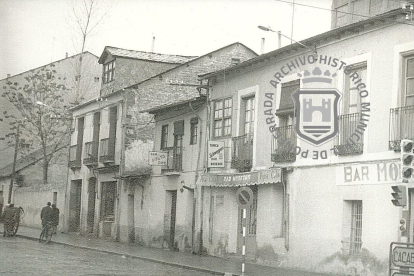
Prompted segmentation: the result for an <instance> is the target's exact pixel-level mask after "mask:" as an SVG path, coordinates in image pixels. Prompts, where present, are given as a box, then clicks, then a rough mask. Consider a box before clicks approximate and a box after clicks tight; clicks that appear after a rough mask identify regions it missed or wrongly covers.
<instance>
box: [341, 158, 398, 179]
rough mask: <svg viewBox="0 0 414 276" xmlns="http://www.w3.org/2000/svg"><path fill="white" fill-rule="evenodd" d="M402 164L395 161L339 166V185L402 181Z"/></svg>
mask: <svg viewBox="0 0 414 276" xmlns="http://www.w3.org/2000/svg"><path fill="white" fill-rule="evenodd" d="M400 171H401V164H400V163H399V162H394V161H380V162H378V163H365V164H349V165H345V166H338V167H337V174H336V175H337V179H336V180H337V181H336V183H337V185H372V184H375V185H379V184H390V183H396V182H400V183H401V181H402V179H401V174H400Z"/></svg>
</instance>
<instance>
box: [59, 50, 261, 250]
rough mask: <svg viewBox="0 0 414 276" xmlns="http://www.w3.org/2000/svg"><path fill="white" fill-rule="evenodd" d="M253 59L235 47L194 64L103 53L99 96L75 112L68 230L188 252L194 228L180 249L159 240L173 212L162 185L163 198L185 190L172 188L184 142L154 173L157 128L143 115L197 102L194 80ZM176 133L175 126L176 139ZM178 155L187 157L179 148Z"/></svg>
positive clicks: (164, 57)
mask: <svg viewBox="0 0 414 276" xmlns="http://www.w3.org/2000/svg"><path fill="white" fill-rule="evenodd" d="M256 56H257V55H256V54H255V53H254V52H253V51H251V50H250V49H249V48H247V47H245V46H244V45H242V44H239V43H234V44H231V45H229V46H226V47H223V48H221V49H219V50H216V51H213V52H211V53H208V54H206V55H203V56H201V57H197V58H194V57H184V56H174V55H161V54H155V53H145V52H138V51H131V50H124V49H118V48H113V47H106V48H105V50H104V53H103V54H102V55H101V57H100V63H102V64H103V66H104V67H103V68H104V69H103V78H102V79H103V82H102V88H101V97H100V98H99V99H97V100H94V101H90V102H88V103H86V104H83V105H79V106H77V107H75V108H73V109H72V111H73V114H74V118H75V120H74V121H75V122H76V124H75V125H74V128H73V130H74V131H73V133H72V143H71V154H70V156H71V160H70V169H71V170H70V172H69V175H70V177H69V178H70V179H69V185H68V198H69V199H68V201H67V210H68V230H69V231H80V232H82V233H87V232H93V233H95V234H97V235H99V236H101V237H105V236H108V237H112V238H115V239H118V240H120V241H129V242H137V243H140V244H144V245H148V246H156V247H169V248H171V249H177V248H179V249H180V250H184V249H185V248H186V247H187V248H188V244H190V245H191V243H192V242H191V241H190V236H191V235H192V230H191V226H190V230H189V229H188V228H186V229H185V232H186V234H185V237H184V236H183V237H182V238H181V241H180V242H177V243H176V242H174V239H172V238H171V239H170V237H171V235H170V234H168V237H167V236H166V235H165V234H164V233H167V230H165V229H164V228H165V227H166V226H165V225H167V224H168V223H167V224H166V221H167V219H169V220H170V221H171V219H170V218H169V216H166V214H167V213H165V210H166V209H168V208H171V204H172V202H173V199H172V198H173V197H174V195H171V196H170V197H169V198H170V202H169V203H167V202H164V201H165V198H166V196H165V194H159V193H158V191H159V189H161V187H163V184H162V183H163V182H164V183H166V182H168V181H170V182H171V184H170V185H169V188H168V187H167V188H168V189H167V188H165V189H167V190H168V191H172V190H173V189H175V190H177V189H178V190H179V188H177V187H181V186H182V185H181V186H180V183H181V180H182V179H180V180H179V181H178V183H176V180H177V179H179V177H177V172H179V171H181V170H182V168H183V167H182V166H181V165H180V164H179V162H178V161H177V160H178V159H177V158H178V156H179V154H178V153H177V150H176V149H177V148H178V145H179V143H182V141H181V142H178V141H177V142H174V141H168V142H167V141H166V142H165V143H166V144H165V145H164V146H163V148H162V149H163V150H165V151H167V152H168V155H169V156H170V158H169V159H170V161H169V162H168V164H167V165H166V167H165V168H163V170H162V173H161V171H158V170H156V169H155V170H154V171H152V170H151V166H149V152H150V151H153V150H154V143H153V139H154V122H155V121H154V118H153V116H152V115H151V114H148V113H140V112H141V111H142V110H143V109H151V110H152V108H155V107H157V106H164V105H169V104H175V103H176V102H177V101H178V102H181V101H184V102H185V101H187V100H189V99H193V98H194V97H197V96H199V93H198V92H197V89H196V88H197V86H199V85H200V82H199V81H198V80H197V78H198V77H197V76H198V75H199V74H203V73H207V72H210V71H212V70H219V69H222V68H226V67H229V66H231V65H232V64H237V63H239V62H242V61H245V60H248V59H251V58H253V57H256ZM135 61H136V62H135ZM163 66H164V67H163ZM154 112H155V111H154ZM166 116H167V117H168V115H166ZM182 130H184V129H182ZM177 131H178V126H177V130H176V133H175V134H177V135H178V132H177ZM155 133H156V132H155ZM168 133H169V134H168V135H170V136H168V137H169V138H168V139H172V137H173V136H172V135H173V133H174V132H173V130H172V126H171V127H170V130H169V132H168ZM185 139H187V138H185ZM172 143H173V144H172ZM176 143H178V144H177V146H176V147H174V145H175V144H176ZM192 148H194V150H195V149H196V148H198V147H196V146H193V147H192ZM156 149H157V150H158V148H156ZM182 150H183V152H185V150H184V147H183V148H182ZM172 156H175V157H176V158H173V157H172ZM173 160H175V161H173ZM183 160H184V159H183ZM171 162H172V163H171ZM153 172H155V174H156V175H155V176H154V175H153ZM179 174H180V173H178V175H179ZM190 180H191V181H190ZM185 181H187V183H188V185H190V183H192V184H193V186H194V183H195V176H188V178H186V180H185ZM173 183H176V184H173ZM174 187H175V188H174ZM165 189H164V191H165ZM172 194H174V192H172ZM178 198H180V197H178ZM187 198H191V197H190V196H187ZM160 200H161V202H162V204H160ZM164 203H165V204H164ZM166 204H167V205H168V204H170V205H169V206H170V207H166V206H167V205H166ZM177 204H179V205H182V204H190V203H188V202H187V203H182V202H178V203H177ZM192 204H193V203H192V199H191V206H192ZM183 206H185V205H183ZM191 208H192V207H191ZM188 212H190V211H188ZM170 213H171V210H170ZM190 213H191V212H190ZM190 213H188V214H190ZM180 216H181V214H179V215H177V218H178V220H177V228H176V229H177V231H176V234H175V235H172V237H174V236H175V237H179V235H181V233H180V232H179V231H178V229H180V225H179V224H180V223H181V222H182V221H183V220H181V218H180ZM185 217H188V215H185ZM164 222H165V223H164ZM185 225H186V227H187V225H188V219H186V220H185ZM190 225H191V223H190ZM168 229H170V228H168ZM183 232H184V230H183ZM177 239H178V238H177ZM167 240H168V241H169V240H171V242H168V241H167Z"/></svg>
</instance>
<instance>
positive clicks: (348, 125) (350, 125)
mask: <svg viewBox="0 0 414 276" xmlns="http://www.w3.org/2000/svg"><path fill="white" fill-rule="evenodd" d="M360 119H361V113H352V114H345V115H341V116H339V117H338V124H339V126H338V127H339V132H338V135H337V136H336V139H335V150H336V154H337V155H352V154H362V153H363V149H364V137H363V135H360V134H358V136H359V140H358V141H356V140H357V139H354V138H353V139H352V141H350V140H349V138H351V136H352V134H354V133H355V130H357V128H358V124H359V122H360ZM361 132H362V130H361Z"/></svg>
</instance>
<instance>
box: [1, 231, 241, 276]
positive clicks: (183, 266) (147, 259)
mask: <svg viewBox="0 0 414 276" xmlns="http://www.w3.org/2000/svg"><path fill="white" fill-rule="evenodd" d="M0 233H1V234H2V233H3V232H0ZM15 237H18V238H24V239H27V240H33V241H38V240H39V239H38V238H34V237H29V236H23V235H19V234H16V235H15ZM50 243H51V244H60V245H66V246H70V247H74V248H80V249H84V250H92V251H96V252H103V253H107V254H111V255H116V256H125V257H127V258H131V259H138V260H143V261H149V262H153V263H158V264H163V265H169V266H174V267H178V268H184V269H189V270H194V271H200V272H204V273H210V274H212V275H225V276H240V275H238V274H231V273H228V272H219V271H215V270H209V269H206V268H201V267H195V266H189V265H184V264H180V263H173V262H167V261H163V260H157V259H151V258H148V257H142V256H136V255H129V254H123V253H118V252H114V251H109V250H105V249H99V248H93V247H87V246H80V245H74V244H69V243H64V242H58V241H53V240H51V241H50Z"/></svg>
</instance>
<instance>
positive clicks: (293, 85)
mask: <svg viewBox="0 0 414 276" xmlns="http://www.w3.org/2000/svg"><path fill="white" fill-rule="evenodd" d="M299 88H300V80H294V81H290V82H286V83H282V92H281V95H280V105H279V109H278V110H276V115H277V116H283V115H288V114H292V113H294V104H293V99H292V94H293V92H295V91H296V90H297V89H299Z"/></svg>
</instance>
